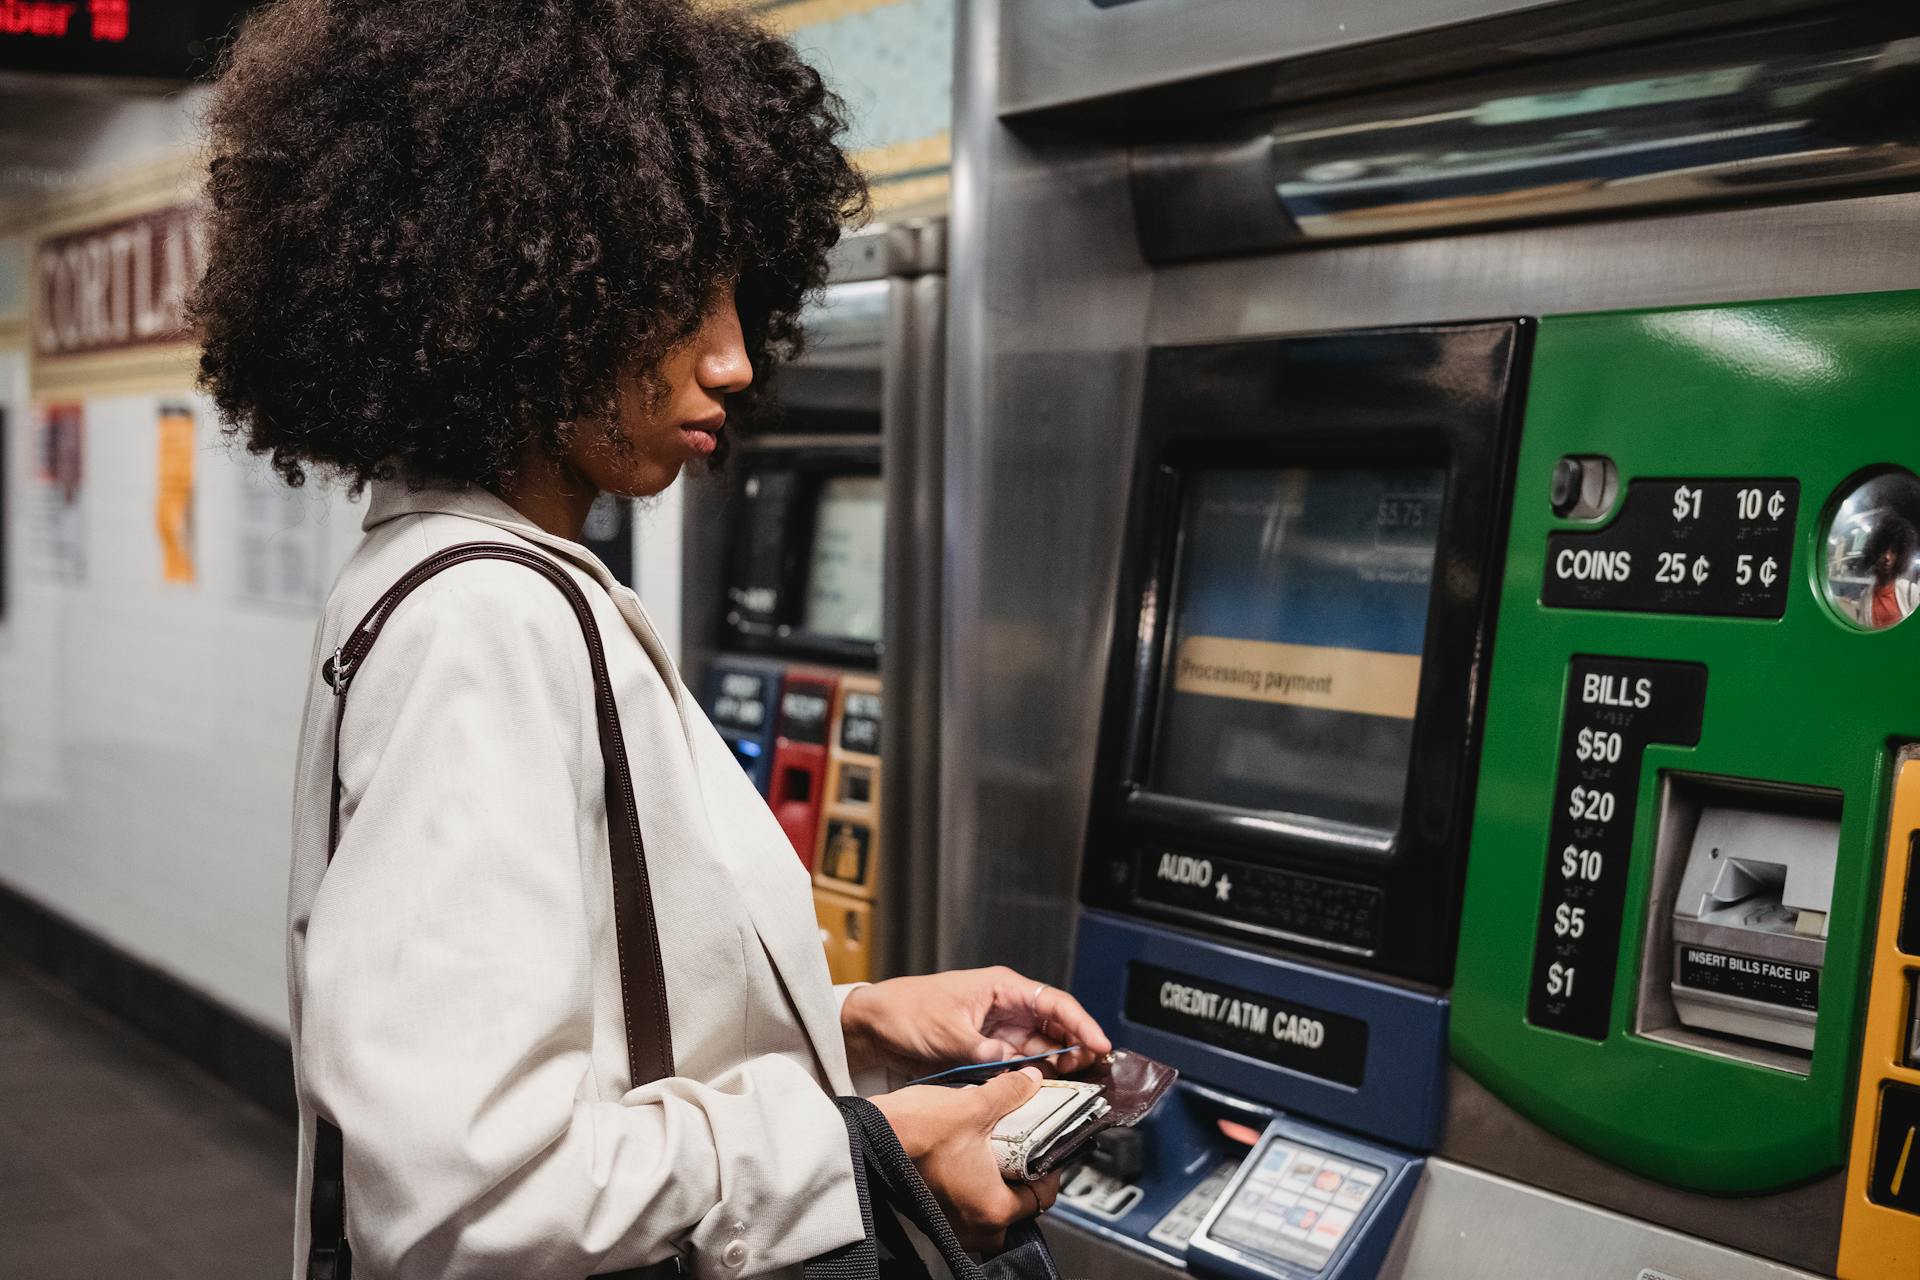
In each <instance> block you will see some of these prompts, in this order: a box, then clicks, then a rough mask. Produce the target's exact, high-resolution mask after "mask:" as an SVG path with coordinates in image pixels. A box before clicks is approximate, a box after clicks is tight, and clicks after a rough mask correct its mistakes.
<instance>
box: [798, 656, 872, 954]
mask: <svg viewBox="0 0 1920 1280" xmlns="http://www.w3.org/2000/svg"><path fill="white" fill-rule="evenodd" d="M882 714H883V711H882V706H881V697H880V681H878V680H876V679H874V678H873V677H872V676H855V675H849V676H845V677H843V678H842V679H841V681H840V688H839V691H838V693H837V694H836V695H835V698H834V707H833V729H832V732H831V733H830V734H829V735H828V738H827V785H826V794H825V797H824V799H823V801H822V803H821V807H820V828H819V834H818V835H817V836H816V837H815V840H816V844H815V846H814V859H813V882H814V890H813V905H814V914H815V916H816V917H817V918H818V919H819V921H820V933H821V939H822V941H823V942H824V943H825V944H826V948H827V969H828V971H829V972H831V973H832V975H833V980H834V981H835V982H866V981H868V980H869V979H871V978H872V977H873V976H874V974H873V919H874V911H873V909H874V903H875V901H876V900H877V898H878V896H879V892H880V853H881V850H880V725H881V718H882Z"/></svg>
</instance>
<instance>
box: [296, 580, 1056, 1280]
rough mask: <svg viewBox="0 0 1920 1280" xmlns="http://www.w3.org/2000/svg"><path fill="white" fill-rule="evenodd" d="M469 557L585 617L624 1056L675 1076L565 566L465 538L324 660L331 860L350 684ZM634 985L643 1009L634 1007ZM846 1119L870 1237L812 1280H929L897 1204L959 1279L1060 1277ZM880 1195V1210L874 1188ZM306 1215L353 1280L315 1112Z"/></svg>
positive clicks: (619, 789)
mask: <svg viewBox="0 0 1920 1280" xmlns="http://www.w3.org/2000/svg"><path fill="white" fill-rule="evenodd" d="M469 560H510V561H512V562H514V563H515V564H521V565H525V566H526V567H527V568H529V569H532V570H533V571H535V572H536V573H539V574H541V575H542V576H544V577H545V578H546V579H547V581H549V582H551V583H552V584H553V585H554V586H555V587H557V588H558V589H559V591H560V594H561V595H563V596H565V597H566V600H567V603H568V604H570V605H572V606H573V612H574V616H575V617H576V618H578V619H579V622H580V631H581V634H582V635H583V636H584V637H585V639H586V643H587V658H588V662H589V665H590V666H591V667H592V671H593V694H594V709H595V713H596V715H597V717H598V720H599V725H600V756H601V761H602V764H603V766H604V768H605V771H606V788H607V853H608V857H609V858H610V860H611V862H612V868H611V869H612V876H613V918H614V934H615V938H616V941H617V947H618V950H619V953H620V998H621V1003H622V1005H623V1012H624V1013H625V1015H626V1024H627V1063H628V1069H629V1071H630V1073H631V1075H632V1077H633V1083H634V1084H635V1085H636V1086H638V1085H643V1084H650V1083H652V1082H653V1081H655V1080H664V1079H666V1078H668V1077H669V1076H671V1075H673V1073H674V1068H673V1037H672V1032H671V1029H670V1026H669V1023H668V1015H667V981H666V973H665V970H664V969H663V968H662V966H661V963H660V932H659V927H658V925H657V923H656V922H655V920H654V914H653V893H652V890H651V889H650V887H649V885H648V883H647V851H646V846H645V844H644V843H643V842H642V840H641V838H640V817H639V810H638V808H637V806H636V805H635V802H634V791H633V777H632V774H631V773H630V772H629V771H628V768H627V752H626V747H625V745H624V743H623V741H622V739H621V736H620V712H619V708H618V707H617V706H616V705H615V704H614V700H613V684H612V682H611V681H610V680H609V679H608V678H607V657H606V649H605V647H604V646H603V645H602V643H601V639H600V628H599V625H598V624H597V623H595V622H594V620H593V609H592V606H590V605H589V604H588V603H587V598H586V595H585V594H584V593H583V592H582V591H581V590H580V586H579V584H578V583H576V582H575V581H574V580H573V578H572V576H571V575H570V574H568V573H567V571H566V570H564V569H562V568H561V567H560V566H559V565H558V564H557V563H556V562H554V561H553V560H551V559H550V558H548V557H547V556H544V555H542V554H540V553H539V552H537V551H532V550H529V549H528V548H526V547H521V546H515V545H513V544H512V543H506V542H467V543H461V544H460V545H458V546H453V547H448V548H447V549H446V550H445V551H441V552H438V553H436V554H434V555H432V556H429V557H428V558H427V559H425V560H422V561H421V562H420V563H419V564H417V565H415V566H414V567H413V568H412V569H410V570H408V571H407V572H406V574H405V575H404V576H402V577H401V579H400V580H399V581H398V582H396V583H394V584H393V586H392V587H390V588H388V590H387V592H386V594H385V595H383V596H381V597H380V599H379V600H377V601H375V602H374V605H373V607H372V608H371V609H369V610H367V614H366V616H365V617H364V618H362V619H361V620H360V622H359V625H358V626H356V627H354V629H353V631H352V632H351V633H350V634H349V635H348V637H347V641H346V643H345V644H343V645H341V646H340V647H339V648H338V649H336V650H334V653H333V656H332V657H331V658H329V659H327V661H326V662H325V663H324V664H323V665H322V666H321V668H320V675H321V678H322V679H324V680H325V681H326V682H327V684H328V685H329V686H330V687H331V688H332V689H333V693H334V719H333V809H332V813H331V815H330V816H329V819H328V824H327V858H328V860H329V861H331V860H332V858H333V854H334V850H335V849H336V848H338V846H339V843H340V725H341V722H342V720H343V719H344V718H345V716H346V709H347V690H348V688H349V687H350V686H351V685H352V683H353V677H354V674H355V673H356V672H357V671H359V669H360V664H361V663H362V662H363V661H364V660H365V659H366V656H367V653H368V651H369V650H371V649H372V648H373V643H374V641H375V640H377V639H379V638H380V629H381V628H382V627H384V626H385V625H386V623H387V619H388V618H390V617H391V616H392V615H393V610H394V609H395V607H396V606H398V605H399V603H400V602H401V601H402V600H404V599H406V598H407V596H408V595H410V594H412V592H413V591H414V589H415V588H416V587H419V586H420V585H421V584H422V583H424V582H426V581H427V580H428V579H430V578H432V577H434V576H435V575H436V574H439V573H441V572H443V571H445V570H447V569H451V568H453V567H454V566H455V565H458V564H465V563H466V562H468V561H469ZM636 992H637V993H638V999H639V1001H640V1002H641V1004H640V1005H639V1006H638V1007H637V1006H636ZM835 1101H836V1102H837V1103H838V1105H839V1107H840V1111H841V1115H842V1117H843V1118H844V1119H845V1120H846V1122H847V1133H848V1141H849V1144H850V1147H851V1152H852V1157H853V1171H854V1179H855V1182H856V1183H857V1185H858V1186H859V1189H860V1209H861V1215H862V1217H863V1219H864V1221H865V1224H866V1228H867V1234H866V1238H865V1239H864V1240H857V1241H855V1242H854V1243H852V1244H850V1245H847V1246H845V1247H844V1248H841V1249H836V1250H834V1251H832V1252H831V1253H827V1254H824V1255H822V1256H821V1257H819V1258H816V1259H814V1260H813V1261H812V1262H809V1263H808V1264H807V1276H808V1280H879V1277H880V1271H879V1267H880V1258H881V1251H882V1250H884V1251H885V1252H886V1254H887V1255H888V1259H889V1263H888V1276H889V1280H892V1278H893V1277H896V1276H905V1277H907V1278H908V1280H919V1278H923V1277H926V1276H927V1272H926V1269H925V1267H924V1266H922V1265H921V1264H920V1262H919V1258H918V1255H917V1254H916V1253H915V1252H914V1249H913V1246H912V1244H911V1243H910V1242H909V1241H908V1239H907V1237H906V1233H905V1231H904V1230H903V1228H902V1227H901V1225H900V1222H899V1219H898V1218H897V1217H895V1216H894V1215H895V1211H896V1210H897V1211H898V1212H899V1213H900V1214H902V1215H904V1216H905V1217H906V1218H907V1219H908V1220H909V1221H911V1222H912V1223H914V1225H915V1226H917V1227H919V1228H920V1230H921V1231H922V1232H923V1233H925V1235H926V1236H927V1238H928V1239H929V1240H931V1241H932V1242H933V1243H934V1245H935V1247H936V1248H937V1249H938V1250H939V1251H940V1256H941V1257H942V1259H943V1260H944V1261H945V1262H946V1264H947V1266H948V1268H949V1269H950V1270H951V1271H952V1272H953V1276H954V1280H1060V1276H1059V1272H1058V1271H1056V1270H1055V1269H1054V1266H1053V1259H1052V1257H1051V1255H1049V1254H1048V1252H1047V1247H1046V1243H1045V1241H1044V1240H1042V1239H1041V1236H1040V1233H1039V1229H1038V1228H1037V1227H1035V1226H1034V1225H1033V1224H1032V1223H1031V1222H1027V1223H1021V1224H1020V1225H1019V1226H1017V1227H1015V1228H1014V1229H1013V1230H1012V1231H1009V1232H1008V1233H1007V1241H1008V1247H1007V1249H1006V1250H1005V1251H1004V1252H1003V1253H1001V1254H1000V1255H999V1256H997V1257H995V1258H993V1259H992V1260H990V1261H989V1262H987V1263H986V1264H985V1265H984V1268H983V1266H982V1264H980V1263H976V1262H974V1261H973V1259H972V1258H970V1257H969V1256H968V1255H967V1252H966V1250H965V1249H963V1248H961V1246H960V1242H959V1240H958V1239H957V1238H956V1237H955V1236H954V1233H953V1228H952V1226H951V1225H950V1224H949V1223H948V1222H947V1219H946V1215H945V1214H943V1213H942V1212H941V1210H940V1206H939V1204H938V1202H936V1201H935V1200H934V1198H933V1193H932V1192H931V1191H929V1190H928V1188H927V1184H926V1183H925V1182H924V1181H923V1180H922V1179H921V1177H920V1173H919V1171H918V1170H917V1169H915V1168H914V1167H913V1162H912V1161H911V1160H909V1159H908V1158H907V1154H906V1152H905V1151H904V1150H902V1148H901V1146H900V1140H899V1139H898V1138H897V1137H895V1136H894V1132H893V1129H892V1127H891V1126H889V1125H888V1124H887V1119H886V1117H885V1116H884V1115H882V1114H881V1112H880V1109H879V1108H878V1107H876V1106H874V1105H873V1104H872V1103H871V1102H868V1101H867V1100H866V1099H864V1098H838V1099H835ZM876 1188H877V1189H878V1191H879V1195H880V1202H879V1204H878V1205H877V1206H876V1203H875V1199H874V1191H875V1189H876ZM310 1205H311V1208H310V1213H309V1219H310V1223H311V1240H310V1243H309V1245H308V1250H307V1280H352V1277H353V1251H352V1249H351V1248H350V1247H349V1246H348V1244H347V1223H346V1210H347V1195H346V1172H345V1167H344V1151H343V1147H342V1142H341V1135H340V1130H339V1129H338V1128H336V1127H335V1126H334V1124H333V1123H332V1122H331V1121H329V1120H328V1119H326V1118H325V1117H324V1116H319V1117H316V1118H315V1132H314V1147H313V1197H312V1200H311V1202H310ZM681 1273H682V1267H681V1263H680V1260H679V1259H672V1260H669V1261H667V1262H663V1263H658V1264H656V1265H654V1266H650V1267H639V1268H635V1269H632V1270H629V1271H622V1272H618V1273H608V1275H607V1276H606V1277H604V1280H671V1278H672V1277H676V1276H679V1275H680V1274H681Z"/></svg>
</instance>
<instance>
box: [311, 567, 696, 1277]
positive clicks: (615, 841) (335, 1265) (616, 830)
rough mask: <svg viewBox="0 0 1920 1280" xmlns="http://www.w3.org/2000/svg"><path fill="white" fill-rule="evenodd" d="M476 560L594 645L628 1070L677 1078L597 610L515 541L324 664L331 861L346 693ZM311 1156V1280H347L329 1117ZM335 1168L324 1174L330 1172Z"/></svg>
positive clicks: (395, 596)
mask: <svg viewBox="0 0 1920 1280" xmlns="http://www.w3.org/2000/svg"><path fill="white" fill-rule="evenodd" d="M470 560H509V561H512V562H513V563H515V564H522V565H525V566H526V567H527V568H529V569H532V570H534V571H535V572H536V573H539V574H541V575H543V576H544V577H545V578H546V579H547V581H549V582H551V583H552V584H553V585H554V586H555V587H557V588H559V590H560V594H561V595H563V596H565V597H566V599H567V603H568V604H570V605H572V606H573V612H574V615H575V617H577V618H578V619H579V621H580V631H581V634H582V635H583V636H584V637H585V639H586V642H587V660H588V665H589V666H590V667H591V668H592V671H593V694H594V709H595V714H596V717H597V719H598V721H599V727H600V756H601V760H602V763H603V765H604V766H605V770H606V792H607V854H608V857H609V859H610V860H611V862H612V876H613V921H614V934H615V939H616V948H615V949H616V951H617V953H618V955H619V959H620V1000H621V1005H622V1008H623V1010H624V1012H625V1014H626V1023H627V1068H628V1072H629V1074H630V1075H631V1076H632V1078H633V1083H634V1084H635V1085H642V1084H650V1083H652V1082H653V1081H655V1080H664V1079H666V1078H667V1077H669V1076H671V1075H673V1073H674V1066H673V1033H672V1028H671V1026H670V1025H669V1022H668V1016H667V979H666V971H665V969H664V968H663V967H662V965H661V962H660V928H659V923H658V921H657V920H656V919H655V916H654V911H653V891H652V888H651V886H650V885H649V883H648V880H647V851H646V845H645V843H644V842H643V841H642V840H641V837H640V814H639V808H638V804H637V802H636V799H635V796H634V790H633V773H632V771H631V770H630V769H629V768H628V766H627V751H626V745H625V743H624V741H623V740H622V738H621V735H620V709H619V707H618V706H617V705H616V704H615V702H614V698H613V683H612V681H611V680H610V679H608V677H607V654H606V648H605V646H604V645H603V644H602V643H601V639H600V627H599V624H598V623H596V622H595V621H594V619H593V607H592V606H591V605H590V604H588V603H587V597H586V594H585V593H584V592H582V591H581V590H580V584H579V583H577V582H575V581H574V580H573V576H572V575H571V574H569V573H568V572H567V571H566V570H565V569H562V568H561V567H560V566H559V564H557V563H556V562H555V561H554V560H552V559H551V558H549V557H547V556H544V555H542V554H540V553H539V552H537V551H533V550H531V549H529V548H527V547H524V546H516V545H514V544H513V543H508V542H463V543H460V544H459V545H457V546H452V547H448V548H447V549H446V550H444V551H440V552H436V553H435V554H433V555H431V556H428V557H427V558H426V559H425V560H422V561H421V562H420V563H419V564H417V565H415V566H414V567H413V568H412V569H409V570H408V571H407V572H406V573H405V574H404V575H402V576H401V578H400V580H399V581H398V582H395V583H394V584H393V586H391V587H389V588H388V589H387V591H386V594H384V595H382V596H381V597H380V599H379V600H377V601H375V602H374V605H373V607H372V608H371V609H369V610H367V614H366V616H365V617H364V618H362V619H360V623H359V625H358V626H356V627H354V629H353V630H352V631H351V632H350V633H348V636H347V640H346V643H344V644H342V645H341V646H340V647H339V648H338V649H336V650H334V652H333V656H332V657H330V658H328V659H327V660H326V662H325V663H323V664H322V665H321V668H320V675H321V678H322V679H324V680H325V681H326V682H327V684H328V685H329V686H331V687H332V689H333V692H334V733H333V810H332V813H331V814H330V815H329V816H328V822H327V860H328V861H329V862H331V861H332V860H333V854H334V851H335V850H336V849H337V848H338V847H339V844H340V791H341V787H340V727H341V724H342V722H343V721H344V719H345V717H346V709H347V691H348V689H349V688H350V687H351V686H352V684H353V678H354V676H355V675H356V674H358V673H359V670H360V665H361V663H363V662H364V661H366V657H367V653H368V651H370V650H371V649H372V648H373V643H374V641H375V640H378V639H379V638H380V631H381V628H383V627H384V626H386V624H387V620H388V619H389V618H391V617H392V616H393V611H394V609H395V608H396V607H397V606H398V605H399V604H400V602H401V601H402V600H404V599H406V598H407V596H409V595H411V594H412V593H413V591H414V590H415V589H416V588H417V587H419V586H420V585H421V584H423V583H425V582H426V581H427V580H428V579H430V578H433V577H435V576H436V575H438V574H441V573H444V572H445V571H446V570H448V569H451V568H453V567H454V566H455V565H459V564H465V563H467V562H468V561H470ZM318 1123H319V1125H320V1127H321V1132H320V1133H319V1134H318V1135H317V1140H316V1142H315V1148H314V1179H313V1198H312V1201H311V1212H310V1220H311V1223H312V1228H313V1230H312V1243H311V1246H310V1248H309V1251H308V1256H307V1274H308V1277H309V1280H347V1277H348V1276H349V1275H350V1274H351V1265H352V1264H351V1254H350V1253H349V1251H348V1250H347V1246H346V1194H345V1192H346V1186H345V1170H344V1167H343V1155H344V1152H343V1150H342V1146H341V1140H340V1136H339V1133H338V1131H337V1130H335V1129H334V1127H333V1125H332V1124H331V1123H330V1122H329V1121H327V1120H326V1119H324V1118H322V1119H320V1120H319V1122H318ZM329 1165H330V1166H331V1167H327V1166H329Z"/></svg>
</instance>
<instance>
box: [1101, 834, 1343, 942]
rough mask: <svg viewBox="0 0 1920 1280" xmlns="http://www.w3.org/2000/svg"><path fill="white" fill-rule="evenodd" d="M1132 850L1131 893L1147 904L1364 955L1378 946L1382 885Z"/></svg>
mask: <svg viewBox="0 0 1920 1280" xmlns="http://www.w3.org/2000/svg"><path fill="white" fill-rule="evenodd" d="M1134 856H1135V859H1136V861H1135V863H1134V881H1133V892H1134V897H1135V898H1136V899H1138V900H1139V901H1140V902H1142V903H1145V904H1147V905H1149V906H1157V907H1170V908H1172V909H1173V910H1176V911H1180V912H1184V913H1190V914H1193V915H1199V916H1205V917H1206V918H1207V919H1209V920H1211V921H1214V922H1216V923H1219V924H1226V925H1233V926H1236V927H1238V928H1241V929H1246V930H1248V931H1250V932H1255V933H1272V934H1279V935H1281V936H1283V937H1288V938H1297V939H1304V940H1306V941H1309V942H1318V943H1323V944H1325V945H1328V946H1333V947H1337V948H1339V949H1340V950H1342V951H1351V952H1354V953H1356V954H1360V955H1372V954H1373V953H1374V952H1375V951H1377V950H1378V949H1379V947H1380V921H1381V910H1380V906H1381V893H1380V890H1378V889H1376V888H1373V887H1372V886H1370V885H1363V884H1349V883H1347V882H1345V881H1342V880H1329V879H1327V878H1325V877H1324V876H1310V875H1302V874H1301V873H1300V872H1297V871H1288V870H1285V869H1283V868H1280V867H1270V866H1261V865H1260V864H1258V863H1253V862H1242V861H1240V860H1239V859H1237V858H1221V857H1215V856H1212V855H1204V856H1203V855H1198V854H1188V853H1175V852H1173V851H1171V850H1168V849H1160V848H1155V847H1152V846H1148V847H1146V848H1143V849H1141V850H1139V852H1138V853H1136V854H1135V855H1134Z"/></svg>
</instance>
